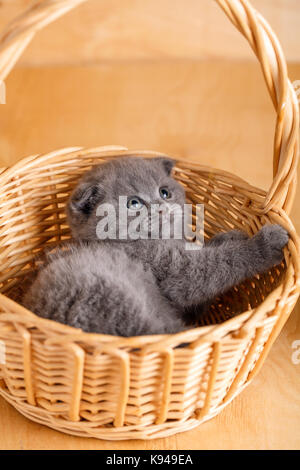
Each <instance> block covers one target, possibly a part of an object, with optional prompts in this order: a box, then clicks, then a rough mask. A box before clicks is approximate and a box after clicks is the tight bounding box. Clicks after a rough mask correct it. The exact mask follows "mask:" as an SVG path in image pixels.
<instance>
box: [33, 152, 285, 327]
mask: <svg viewBox="0 0 300 470" xmlns="http://www.w3.org/2000/svg"><path fill="white" fill-rule="evenodd" d="M173 165H174V161H173V160H171V159H165V158H154V159H145V158H139V157H130V158H129V157H127V158H125V157H124V158H118V159H113V160H111V161H109V162H106V163H104V164H101V165H99V166H98V167H96V168H93V169H92V170H91V171H90V172H88V173H87V174H86V175H85V176H84V177H83V178H82V179H81V181H80V182H79V184H78V186H77V187H76V188H75V190H74V192H73V194H72V195H71V197H70V200H69V202H68V207H67V214H68V221H69V224H70V227H71V230H72V234H73V237H74V238H75V239H76V240H78V241H79V243H77V244H76V243H75V244H74V246H73V247H69V250H67V251H58V252H57V253H56V254H55V255H52V256H50V257H49V260H48V263H47V264H46V266H45V267H44V268H42V269H41V270H40V272H39V274H38V276H37V279H36V280H35V282H34V283H33V285H32V286H31V288H30V290H29V292H28V293H27V295H26V296H25V299H24V304H25V306H27V307H28V308H30V309H31V310H32V311H33V312H35V313H36V314H37V315H40V316H42V317H45V318H51V319H53V320H57V321H59V322H61V323H66V324H69V325H72V326H75V327H79V328H82V329H84V330H85V331H92V332H100V333H108V334H114V335H120V336H134V335H142V334H157V333H174V332H177V331H181V330H183V329H184V328H185V318H186V314H187V313H188V312H189V311H195V308H197V309H198V311H199V312H200V311H201V306H202V305H205V304H207V303H208V302H211V301H212V300H213V299H214V298H215V297H216V296H218V295H219V294H221V293H223V292H225V291H226V290H228V289H229V288H231V287H232V286H234V285H236V284H238V283H240V282H241V281H243V280H245V279H246V278H249V277H251V276H253V275H255V274H257V273H261V272H264V271H266V270H268V269H269V268H271V267H272V266H274V265H276V264H278V263H280V262H281V261H282V259H283V252H282V248H283V247H284V246H285V245H286V243H287V242H288V234H287V232H286V231H285V230H284V229H283V228H282V227H281V226H279V225H268V226H264V227H263V228H262V229H261V230H260V231H259V232H258V233H257V234H256V235H255V236H254V237H252V238H249V237H248V236H247V235H246V234H245V233H243V232H239V231H231V232H228V233H222V234H218V235H217V236H215V237H214V238H212V240H210V242H208V243H207V244H206V245H205V246H204V247H203V248H202V249H201V250H192V251H187V250H186V249H185V241H184V240H175V239H170V240H162V239H160V240H151V239H148V240H135V241H132V240H118V239H117V240H106V241H101V240H98V238H97V235H96V225H97V223H98V222H99V217H98V216H97V215H96V209H97V206H98V205H99V204H100V203H105V202H109V203H111V204H114V205H115V207H116V213H117V217H118V198H119V196H124V195H126V196H128V197H130V196H140V197H141V198H142V199H144V200H145V201H147V204H148V203H152V204H153V203H161V202H162V203H163V204H164V205H168V206H169V207H171V206H172V204H174V203H176V204H179V205H180V206H183V204H184V189H183V187H182V186H181V185H180V184H179V183H178V182H176V181H175V180H174V179H173V178H172V175H171V171H172V168H173ZM161 187H167V188H168V189H169V190H170V192H171V197H170V199H169V200H164V201H162V199H161V197H160V194H159V188H161Z"/></svg>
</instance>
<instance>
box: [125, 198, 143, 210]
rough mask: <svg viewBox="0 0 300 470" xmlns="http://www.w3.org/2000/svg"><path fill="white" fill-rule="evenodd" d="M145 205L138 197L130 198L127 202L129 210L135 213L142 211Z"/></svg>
mask: <svg viewBox="0 0 300 470" xmlns="http://www.w3.org/2000/svg"><path fill="white" fill-rule="evenodd" d="M143 205H144V203H143V201H142V200H141V199H140V198H138V197H136V196H134V197H131V198H129V199H128V201H127V207H128V209H133V210H135V211H138V210H140V209H141V208H142V207H143Z"/></svg>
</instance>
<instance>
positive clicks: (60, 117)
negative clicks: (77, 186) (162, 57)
mask: <svg viewBox="0 0 300 470" xmlns="http://www.w3.org/2000/svg"><path fill="white" fill-rule="evenodd" d="M290 76H291V79H292V81H293V80H296V79H300V65H293V66H290ZM6 85H7V104H6V105H0V129H1V130H0V167H1V166H8V165H12V164H13V163H14V162H16V161H17V160H19V159H20V158H21V157H23V156H27V155H29V154H36V153H41V152H46V151H48V150H53V149H56V148H58V147H66V146H74V145H82V146H99V145H105V144H122V145H125V146H127V147H129V148H131V149H134V148H135V149H138V148H140V149H141V148H143V149H153V150H160V151H163V152H166V153H170V154H171V155H174V156H181V157H186V158H189V159H191V160H194V161H200V162H202V163H204V164H205V163H207V164H209V165H211V166H215V167H220V168H223V169H226V170H229V171H232V172H234V173H236V174H239V175H240V176H241V177H243V178H245V179H247V180H248V181H250V182H251V183H253V184H255V185H257V186H260V187H263V188H267V187H268V184H269V183H270V181H271V176H272V175H271V168H272V164H271V155H272V141H273V127H274V117H275V115H274V112H273V109H272V106H271V102H270V99H269V97H268V95H267V92H266V89H265V87H264V82H263V79H262V77H261V74H260V71H259V68H258V66H257V65H255V64H247V63H244V64H241V63H231V64H228V63H225V62H224V63H223V62H219V63H207V62H192V61H180V62H176V61H173V62H169V63H168V62H157V63H155V62H142V63H134V62H132V63H122V62H120V63H107V64H104V65H101V66H97V67H87V68H71V67H69V68H64V67H59V68H43V69H26V68H24V69H22V68H20V69H17V70H16V71H14V72H13V73H12V74H11V76H10V77H9V78H8V79H7V82H6ZM299 176H300V175H299ZM292 219H293V221H294V223H295V226H296V228H297V230H298V233H300V197H299V192H298V193H297V196H296V201H295V205H294V208H293V213H292ZM295 340H300V307H299V304H298V305H297V307H296V309H295V311H294V312H293V314H292V315H291V317H290V319H289V321H288V323H287V324H286V326H285V328H284V330H283V331H282V333H281V334H280V336H279V338H278V339H277V341H276V343H275V344H274V346H273V349H272V351H271V353H270V355H269V357H268V359H267V361H266V362H265V365H264V367H263V368H262V370H261V372H260V374H259V375H258V377H256V378H255V380H254V381H253V382H252V384H251V385H250V386H249V387H248V388H247V389H246V390H245V391H244V392H243V393H242V394H241V395H240V396H238V397H237V398H236V399H235V400H234V401H233V402H232V403H231V404H230V405H229V406H228V407H227V408H225V410H224V411H223V412H222V413H221V414H220V415H219V416H217V417H216V418H214V419H213V420H212V421H210V422H207V423H205V424H204V425H202V426H200V427H199V428H198V429H195V430H193V431H190V432H186V433H182V434H178V435H176V436H173V437H170V438H167V439H158V440H154V441H122V442H119V443H118V442H106V441H97V440H95V439H85V438H76V437H71V436H67V435H64V434H60V433H59V432H56V431H53V430H51V429H48V428H46V427H44V426H41V425H38V424H35V423H32V422H30V421H28V420H27V419H25V418H24V417H23V416H21V415H20V414H19V413H17V412H16V411H15V410H14V409H13V408H12V407H11V406H10V405H8V404H7V403H6V402H5V401H4V400H3V399H0V449H158V450H162V449H289V448H290V449H299V448H300V364H298V365H297V364H294V363H293V361H292V354H293V353H294V352H295V351H294V350H293V349H292V343H293V342H294V341H295Z"/></svg>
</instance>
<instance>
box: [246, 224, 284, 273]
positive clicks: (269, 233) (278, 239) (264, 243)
mask: <svg viewBox="0 0 300 470" xmlns="http://www.w3.org/2000/svg"><path fill="white" fill-rule="evenodd" d="M254 239H256V241H257V242H258V243H259V248H260V253H261V255H262V256H263V257H264V258H265V260H266V262H267V264H268V265H269V266H268V267H271V266H274V265H276V264H279V263H280V262H281V261H282V260H283V248H284V247H285V245H286V244H287V243H288V241H289V234H288V232H287V231H286V230H285V229H284V228H283V227H281V225H278V224H274V225H265V226H264V227H263V228H262V229H261V230H260V231H259V232H258V233H257V234H256V235H255V237H254Z"/></svg>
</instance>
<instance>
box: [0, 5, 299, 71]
mask: <svg viewBox="0 0 300 470" xmlns="http://www.w3.org/2000/svg"><path fill="white" fill-rule="evenodd" d="M32 3H33V0H2V1H1V2H0V29H2V28H3V27H4V26H5V25H6V24H7V23H8V21H9V20H11V19H13V18H15V17H16V16H17V15H18V14H19V13H20V12H22V11H23V10H24V9H25V8H26V7H27V6H29V5H31V4H32ZM251 3H252V4H253V5H254V6H255V7H256V8H257V9H258V10H259V12H260V13H261V14H262V15H263V16H264V17H265V18H266V19H267V20H268V21H269V23H270V24H271V25H272V28H273V29H274V31H275V32H276V34H277V35H278V37H279V39H280V41H281V42H282V45H283V48H284V51H285V53H286V56H287V58H288V60H290V61H299V60H300V49H299V22H300V4H299V1H298V0H251ZM215 57H219V58H234V59H250V60H253V55H252V53H251V51H250V50H249V47H248V46H247V44H246V42H245V41H244V40H243V38H242V37H241V36H240V35H239V33H238V32H237V31H235V29H234V28H233V27H232V25H231V24H230V22H229V21H228V20H227V18H226V17H225V15H224V13H223V12H222V11H221V9H220V8H219V7H218V6H217V4H216V3H215V2H214V0H189V1H188V2H184V1H183V0H151V2H149V0H126V2H125V1H124V0H89V1H88V2H87V3H85V4H84V5H81V6H80V7H78V8H76V9H75V10H74V11H73V12H71V13H69V14H68V15H66V16H65V17H63V18H61V19H59V20H58V21H56V22H55V23H54V24H52V25H50V26H49V27H47V28H46V29H45V30H44V31H42V32H41V33H40V34H39V35H38V38H37V39H35V40H34V42H33V44H32V45H31V46H30V48H29V49H28V51H27V52H26V53H25V55H24V57H23V58H22V63H23V64H26V65H41V64H44V65H46V64H52V65H53V64H66V63H68V64H82V63H97V62H99V61H103V60H109V61H110V60H132V59H137V58H147V59H158V58H165V59H167V58H190V59H191V58H193V59H195V58H197V59H199V58H202V59H203V58H204V59H213V58H215Z"/></svg>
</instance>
